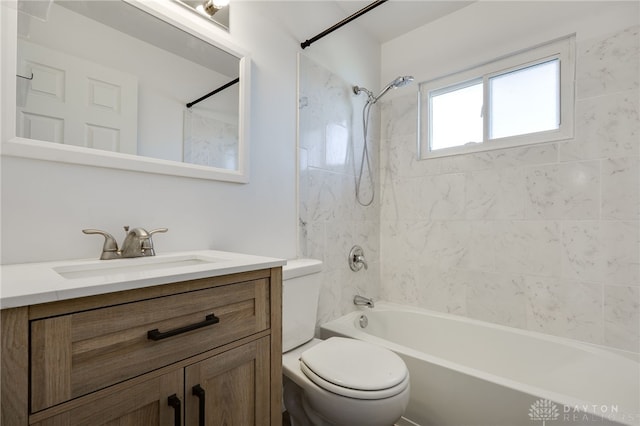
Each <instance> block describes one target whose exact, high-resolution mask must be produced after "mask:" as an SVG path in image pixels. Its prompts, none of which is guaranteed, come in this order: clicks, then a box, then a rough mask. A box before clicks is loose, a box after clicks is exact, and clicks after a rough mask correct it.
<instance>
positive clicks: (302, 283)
mask: <svg viewBox="0 0 640 426" xmlns="http://www.w3.org/2000/svg"><path fill="white" fill-rule="evenodd" d="M321 270H322V261H320V260H315V259H294V260H288V261H287V264H286V265H285V266H283V267H282V351H283V352H287V351H289V350H291V349H293V348H295V347H297V346H300V345H302V344H303V343H306V342H308V341H309V340H311V339H313V336H314V333H315V327H316V316H317V313H318V297H319V295H320V284H321V281H320V273H319V272H320V271H321Z"/></svg>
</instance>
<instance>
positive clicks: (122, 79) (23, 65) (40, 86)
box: [16, 40, 138, 154]
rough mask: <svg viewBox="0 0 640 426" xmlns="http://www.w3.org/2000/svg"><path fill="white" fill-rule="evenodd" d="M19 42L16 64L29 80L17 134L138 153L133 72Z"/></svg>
mask: <svg viewBox="0 0 640 426" xmlns="http://www.w3.org/2000/svg"><path fill="white" fill-rule="evenodd" d="M18 43H19V48H18V67H20V69H23V70H26V71H28V73H29V74H30V75H31V76H32V78H31V80H28V81H29V82H30V83H29V84H27V87H28V89H27V94H26V97H25V101H24V105H18V108H17V112H16V119H17V121H18V122H17V125H16V133H17V136H20V137H24V138H29V139H38V140H43V141H47V142H57V143H67V144H74V145H80V146H86V147H89V148H96V149H104V150H107V151H115V152H124V153H128V154H135V153H136V151H137V127H138V80H137V78H136V77H135V76H132V75H130V74H126V73H123V72H121V71H118V70H114V69H109V68H106V67H104V66H101V65H99V64H96V63H93V62H90V61H86V60H83V59H81V58H76V57H74V56H70V55H66V54H63V53H61V52H59V51H55V50H52V49H49V48H46V47H44V46H40V45H37V44H34V43H31V42H28V41H26V40H20V41H19V42H18ZM21 83H23V84H26V83H27V81H25V82H21Z"/></svg>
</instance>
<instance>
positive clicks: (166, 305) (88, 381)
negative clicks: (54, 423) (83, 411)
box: [30, 279, 269, 413]
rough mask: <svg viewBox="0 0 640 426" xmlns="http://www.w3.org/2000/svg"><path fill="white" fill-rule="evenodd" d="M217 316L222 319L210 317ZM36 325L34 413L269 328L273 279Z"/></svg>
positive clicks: (33, 324) (33, 344) (33, 327)
mask: <svg viewBox="0 0 640 426" xmlns="http://www.w3.org/2000/svg"><path fill="white" fill-rule="evenodd" d="M211 314H214V315H215V317H217V318H218V319H219V322H217V323H216V322H214V321H206V318H210V317H208V316H209V315H211ZM194 325H195V327H191V326H194ZM30 328H31V379H30V380H31V412H32V413H34V412H37V411H39V410H42V409H45V408H48V407H51V406H53V405H55V404H59V403H61V402H64V401H67V400H69V399H73V398H77V397H79V396H82V395H85V394H88V393H90V392H93V391H95V390H98V389H101V388H104V387H106V386H110V385H112V384H115V383H118V382H121V381H123V380H127V379H129V378H131V377H135V376H138V375H140V374H144V373H146V372H149V371H152V370H154V369H157V368H160V367H163V366H166V365H168V364H171V363H173V362H176V361H179V360H182V359H185V358H188V357H191V356H193V355H196V354H198V353H202V352H205V351H207V350H209V349H212V348H214V347H217V346H221V345H224V344H226V343H229V342H232V341H234V340H237V339H240V338H242V337H245V336H248V335H250V334H253V333H256V332H259V331H262V330H265V329H268V328H269V280H268V279H261V280H255V281H248V282H243V283H237V284H231V285H226V286H221V287H214V288H209V289H205V290H198V291H193V292H188V293H180V294H175V295H171V296H166V297H159V298H155V299H149V300H143V301H139V302H132V303H127V304H122V305H117V306H111V307H106V308H101V309H94V310H90V311H85V312H77V313H73V314H69V315H62V316H58V317H53V318H46V319H41V320H35V321H32V322H31V324H30ZM191 328H193V329H191ZM152 330H157V333H159V334H160V336H159V340H153V339H152V336H149V331H152ZM172 331H175V334H173V333H170V332H172ZM167 332H169V333H167ZM165 336H168V337H165Z"/></svg>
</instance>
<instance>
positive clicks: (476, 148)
mask: <svg viewBox="0 0 640 426" xmlns="http://www.w3.org/2000/svg"><path fill="white" fill-rule="evenodd" d="M554 59H559V61H560V125H559V127H558V128H557V129H553V130H547V131H542V132H535V133H527V134H522V135H517V136H509V137H503V138H496V139H489V135H488V133H489V124H490V123H489V122H490V119H491V117H489V111H490V108H489V105H488V103H489V101H490V99H489V79H490V78H492V77H495V76H498V75H502V74H507V73H509V72H512V71H517V70H521V69H524V68H527V67H530V66H534V65H537V64H541V63H544V62H548V61H551V60H554ZM481 80H482V84H483V108H482V109H483V111H482V118H483V140H482V142H480V143H469V144H466V145H461V146H456V147H451V148H442V149H438V150H435V151H431V147H430V133H431V125H430V117H431V106H430V103H431V102H430V101H431V95H432V94H440V93H443V92H447V91H452V90H455V89H457V88H462V87H465V86H468V85H470V84H471V83H474V82H479V81H481ZM574 105H575V35H570V36H567V37H563V38H561V39H557V40H554V41H551V42H549V43H545V44H542V45H539V46H536V47H533V48H530V49H526V50H524V51H520V52H517V53H514V54H511V55H508V56H504V57H501V58H498V59H496V60H493V61H491V62H487V63H484V64H482V65H478V66H475V67H473V68H469V69H466V70H463V71H459V72H456V73H453V74H449V75H446V76H443V77H439V78H437V79H434V80H429V81H425V82H422V83H420V86H419V89H418V114H419V117H418V123H419V129H418V158H419V159H428V158H437V157H446V156H451V155H459V154H467V153H474V152H481V151H490V150H495V149H503V148H510V147H515V146H522V145H530V144H538V143H545V142H556V141H560V140H566V139H571V138H573V133H574Z"/></svg>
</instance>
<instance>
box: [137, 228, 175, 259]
mask: <svg viewBox="0 0 640 426" xmlns="http://www.w3.org/2000/svg"><path fill="white" fill-rule="evenodd" d="M168 230H169V229H167V228H158V229H153V230H151V231H148V232H147V235H148V238H146V239H144V240H143V241H142V252H143V253H144V255H145V256H155V255H156V251H155V249H154V248H153V240H152V239H151V236H152V235H153V234H158V233H160V232H167V231H168Z"/></svg>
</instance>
